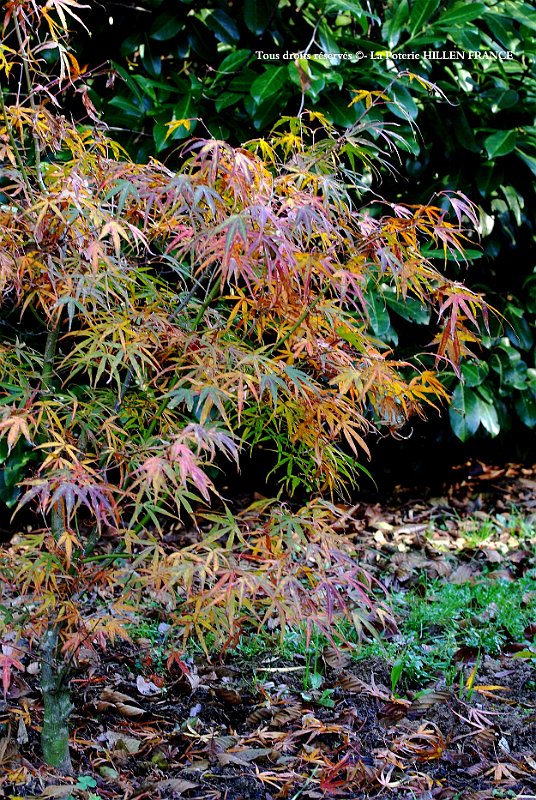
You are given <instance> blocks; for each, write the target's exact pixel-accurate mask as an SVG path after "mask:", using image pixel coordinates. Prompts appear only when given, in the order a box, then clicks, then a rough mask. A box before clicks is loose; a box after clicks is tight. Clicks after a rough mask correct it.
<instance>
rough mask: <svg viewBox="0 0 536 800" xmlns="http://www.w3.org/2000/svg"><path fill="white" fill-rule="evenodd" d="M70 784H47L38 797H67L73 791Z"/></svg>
mask: <svg viewBox="0 0 536 800" xmlns="http://www.w3.org/2000/svg"><path fill="white" fill-rule="evenodd" d="M73 788H74V787H73V786H72V784H62V785H61V786H60V785H54V786H47V788H46V789H44V790H43V791H42V792H41V794H39V795H37V796H38V797H69V795H72V793H73Z"/></svg>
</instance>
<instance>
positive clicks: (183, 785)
mask: <svg viewBox="0 0 536 800" xmlns="http://www.w3.org/2000/svg"><path fill="white" fill-rule="evenodd" d="M198 786H199V784H198V783H192V781H186V780H184V778H166V779H165V780H162V781H157V782H156V783H153V784H151V788H152V789H156V790H157V791H161V790H163V789H169V790H170V791H172V792H175V793H176V794H183V792H187V791H188V790H189V789H197V788H198Z"/></svg>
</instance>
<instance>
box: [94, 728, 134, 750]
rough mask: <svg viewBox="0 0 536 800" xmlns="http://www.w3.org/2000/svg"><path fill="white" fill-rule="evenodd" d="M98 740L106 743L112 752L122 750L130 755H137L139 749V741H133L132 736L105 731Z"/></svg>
mask: <svg viewBox="0 0 536 800" xmlns="http://www.w3.org/2000/svg"><path fill="white" fill-rule="evenodd" d="M98 738H99V740H101V739H102V740H104V741H106V742H107V744H108V746H109V747H110V748H111V749H112V750H122V751H123V752H126V753H129V754H130V755H134V754H135V753H137V752H138V751H139V749H140V747H141V742H140V740H139V739H135V738H134V737H133V736H126V735H125V734H123V733H116V732H115V731H106V732H105V733H103V734H102V735H101V736H99V737H98Z"/></svg>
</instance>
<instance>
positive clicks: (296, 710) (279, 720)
mask: <svg viewBox="0 0 536 800" xmlns="http://www.w3.org/2000/svg"><path fill="white" fill-rule="evenodd" d="M301 715H302V707H301V706H300V705H298V704H297V703H293V704H289V705H288V706H284V707H283V708H280V709H278V711H276V713H275V714H274V716H273V719H272V721H271V723H270V727H274V726H277V725H281V726H284V725H288V723H289V722H295V721H296V720H297V719H300V717H301Z"/></svg>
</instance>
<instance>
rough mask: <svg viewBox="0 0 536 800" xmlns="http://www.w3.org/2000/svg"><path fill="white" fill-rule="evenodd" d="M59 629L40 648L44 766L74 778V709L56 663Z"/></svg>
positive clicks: (52, 629)
mask: <svg viewBox="0 0 536 800" xmlns="http://www.w3.org/2000/svg"><path fill="white" fill-rule="evenodd" d="M57 645H58V628H57V626H55V625H54V626H51V627H49V628H48V630H47V631H46V632H45V633H44V635H43V641H42V644H41V654H42V662H41V693H42V696H43V703H44V706H45V715H44V719H43V728H42V730H41V748H42V751H43V758H44V760H45V762H46V763H47V764H48V765H49V766H51V767H54V768H55V769H57V770H58V772H60V773H61V774H62V775H72V774H73V766H72V763H71V756H70V753H69V717H70V715H71V711H72V710H73V706H72V704H71V697H70V692H69V685H68V682H66V680H65V675H64V673H63V672H62V671H61V670H60V669H59V667H58V664H57V662H56V650H57Z"/></svg>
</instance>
